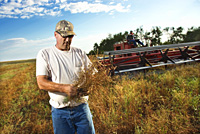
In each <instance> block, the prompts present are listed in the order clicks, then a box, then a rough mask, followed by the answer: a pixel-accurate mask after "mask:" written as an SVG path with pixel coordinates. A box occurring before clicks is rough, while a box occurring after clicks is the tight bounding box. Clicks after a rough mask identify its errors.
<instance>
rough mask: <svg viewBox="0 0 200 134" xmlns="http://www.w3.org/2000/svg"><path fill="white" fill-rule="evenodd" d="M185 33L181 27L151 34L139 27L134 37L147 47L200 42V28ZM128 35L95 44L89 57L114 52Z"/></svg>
mask: <svg viewBox="0 0 200 134" xmlns="http://www.w3.org/2000/svg"><path fill="white" fill-rule="evenodd" d="M183 32H184V28H183V27H181V26H180V27H178V28H175V27H166V28H164V29H161V28H160V27H158V26H156V27H152V29H151V31H149V32H145V31H144V29H143V28H142V27H139V28H137V29H136V30H134V35H135V36H136V38H138V39H140V41H142V42H143V43H144V44H146V45H147V46H155V45H166V44H176V43H184V42H191V41H200V26H199V27H191V28H188V30H187V32H186V34H184V33H183ZM128 34H129V32H128V31H125V32H124V33H122V32H120V33H118V34H114V35H111V34H109V35H108V37H107V38H106V39H103V40H102V41H101V42H100V44H98V43H95V44H94V46H93V50H91V51H90V52H89V55H94V54H97V53H98V54H102V53H103V52H104V51H112V50H114V47H113V45H114V44H115V43H117V42H121V41H125V40H126V37H127V35H128ZM164 34H165V35H167V38H168V39H167V40H166V41H164V42H162V41H161V37H162V36H163V35H164Z"/></svg>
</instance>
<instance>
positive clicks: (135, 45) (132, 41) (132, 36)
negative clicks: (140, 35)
mask: <svg viewBox="0 0 200 134" xmlns="http://www.w3.org/2000/svg"><path fill="white" fill-rule="evenodd" d="M127 42H128V44H129V45H130V44H132V43H133V44H134V47H137V44H136V42H138V43H139V44H141V45H142V46H144V44H143V43H142V42H141V41H140V40H139V39H135V38H134V34H133V31H130V34H128V36H127Z"/></svg>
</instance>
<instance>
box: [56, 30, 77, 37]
mask: <svg viewBox="0 0 200 134" xmlns="http://www.w3.org/2000/svg"><path fill="white" fill-rule="evenodd" d="M56 33H58V34H60V33H59V32H58V31H56ZM60 36H62V35H61V34H60ZM62 37H63V38H73V37H74V35H67V36H62Z"/></svg>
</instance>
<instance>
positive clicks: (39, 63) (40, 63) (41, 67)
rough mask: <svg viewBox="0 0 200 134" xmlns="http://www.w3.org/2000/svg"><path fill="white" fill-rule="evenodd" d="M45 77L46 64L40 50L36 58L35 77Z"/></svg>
mask: <svg viewBox="0 0 200 134" xmlns="http://www.w3.org/2000/svg"><path fill="white" fill-rule="evenodd" d="M39 75H47V76H48V62H47V56H45V53H44V52H43V51H42V50H40V51H39V52H38V54H37V58H36V76H39Z"/></svg>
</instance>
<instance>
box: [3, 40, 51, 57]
mask: <svg viewBox="0 0 200 134" xmlns="http://www.w3.org/2000/svg"><path fill="white" fill-rule="evenodd" d="M5 44H6V45H5ZM54 44H55V38H54V37H49V38H46V39H39V40H28V39H25V38H12V39H7V40H0V61H7V60H17V59H18V60H19V59H30V58H35V57H36V55H37V53H38V51H39V50H40V49H42V48H45V47H50V46H53V45H54Z"/></svg>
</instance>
